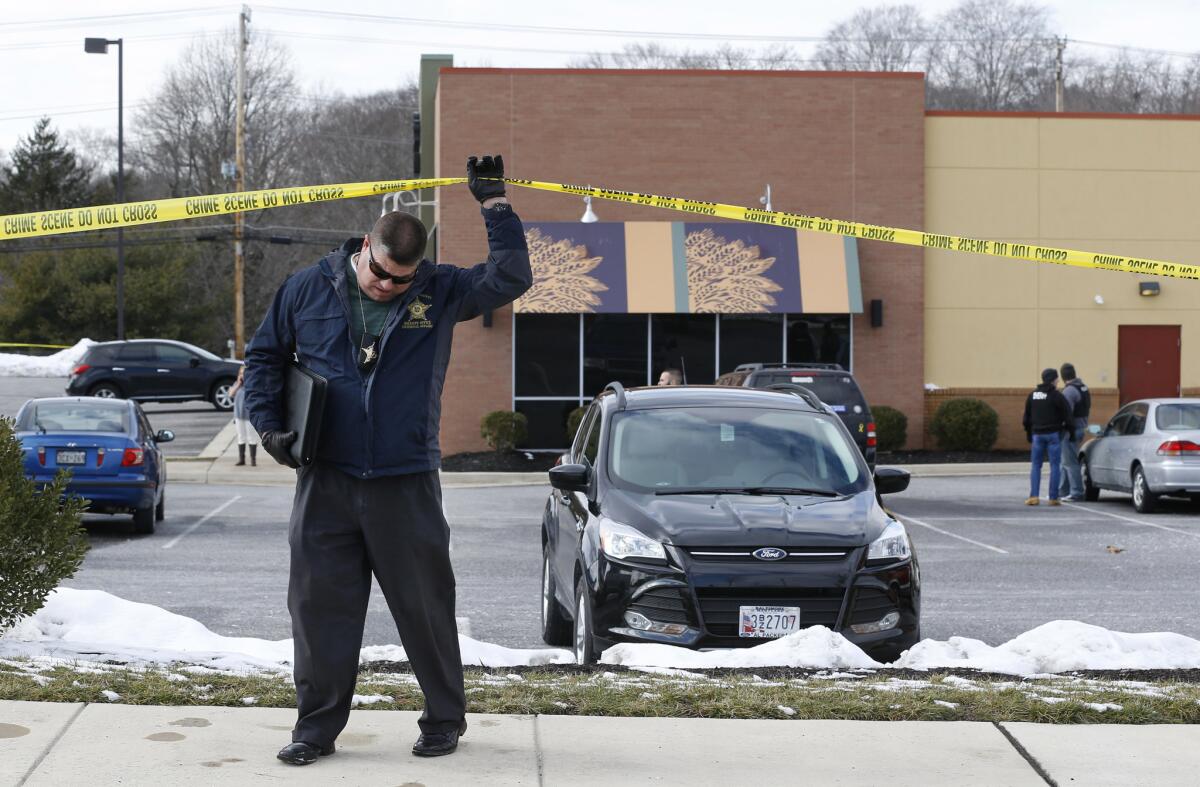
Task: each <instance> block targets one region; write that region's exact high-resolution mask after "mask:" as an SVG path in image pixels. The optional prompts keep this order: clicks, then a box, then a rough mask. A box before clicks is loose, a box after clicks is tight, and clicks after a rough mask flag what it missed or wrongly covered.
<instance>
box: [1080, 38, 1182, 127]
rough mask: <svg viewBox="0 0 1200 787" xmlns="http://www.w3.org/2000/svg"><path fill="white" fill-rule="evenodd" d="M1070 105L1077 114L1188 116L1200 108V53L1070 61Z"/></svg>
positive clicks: (1121, 55) (1123, 55)
mask: <svg viewBox="0 0 1200 787" xmlns="http://www.w3.org/2000/svg"><path fill="white" fill-rule="evenodd" d="M1067 73H1068V80H1067V98H1066V103H1067V108H1068V109H1071V110H1073V111H1077V112H1127V113H1131V114H1141V113H1151V114H1188V113H1195V112H1198V111H1200V57H1193V58H1190V59H1186V60H1183V61H1182V62H1180V61H1178V60H1172V59H1171V58H1170V57H1169V56H1166V55H1161V54H1156V53H1137V52H1132V51H1129V50H1124V49H1123V50H1120V51H1119V52H1117V53H1116V55H1114V56H1113V57H1111V58H1109V59H1105V60H1099V59H1094V58H1078V59H1074V60H1072V61H1070V62H1069V64H1068V70H1067Z"/></svg>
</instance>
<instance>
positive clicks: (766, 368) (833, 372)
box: [717, 363, 876, 469]
mask: <svg viewBox="0 0 1200 787" xmlns="http://www.w3.org/2000/svg"><path fill="white" fill-rule="evenodd" d="M717 385H740V386H744V387H746V388H781V389H783V390H787V389H788V388H790V387H792V386H796V385H798V386H801V387H803V388H807V389H808V390H810V391H812V392H813V393H815V394H816V395H817V398H819V399H820V400H821V401H822V402H824V403H825V404H827V405H829V408H830V409H831V410H833V411H834V412H835V413H837V415H838V417H839V418H841V419H842V423H844V424H845V425H846V428H847V429H849V430H850V436H851V437H853V438H854V442H855V443H856V444H857V445H858V449H859V450H860V451H862V454H863V457H864V458H865V459H866V460H867V465H868V466H870V467H871V469H874V468H875V443H876V438H875V419H873V418H872V417H871V408H870V407H868V406H867V400H866V397H864V396H863V392H862V389H861V388H859V387H858V382H857V381H856V380H855V379H854V375H852V374H850V372H848V371H846V370H845V369H843V368H842V367H841V366H840V365H839V364H836V363H808V364H784V363H744V364H741V365H740V366H738V367H737V368H736V369H734V370H733V371H732V372H728V373H726V374H723V375H721V376H720V377H718V378H717Z"/></svg>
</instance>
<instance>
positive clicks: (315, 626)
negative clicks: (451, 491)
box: [245, 156, 532, 765]
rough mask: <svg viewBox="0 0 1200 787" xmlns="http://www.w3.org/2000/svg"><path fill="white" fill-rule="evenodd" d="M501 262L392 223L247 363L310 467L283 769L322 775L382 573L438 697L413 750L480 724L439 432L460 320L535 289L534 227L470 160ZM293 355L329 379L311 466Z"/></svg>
mask: <svg viewBox="0 0 1200 787" xmlns="http://www.w3.org/2000/svg"><path fill="white" fill-rule="evenodd" d="M467 176H468V187H469V188H470V191H471V194H472V195H473V196H474V197H475V198H476V199H477V200H479V202H480V206H481V212H482V214H483V219H484V225H485V227H486V228H487V234H488V249H489V253H488V259H487V261H486V262H483V263H480V264H479V265H476V266H474V267H472V268H460V267H458V266H455V265H435V264H434V263H432V262H430V261H428V260H425V259H424V253H425V243H426V233H425V228H424V227H423V226H422V224H421V223H420V221H418V220H417V219H416V218H414V217H413V216H411V215H409V214H407V213H399V212H394V213H388V214H385V215H384V216H382V217H381V218H380V219H379V220H378V221H377V222H376V223H375V226H374V227H373V228H372V230H371V232H370V233H368V234H367V235H366V236H365V237H363V238H361V239H360V238H355V239H351V240H348V241H346V242H345V243H344V244H342V246H341V247H340V248H339V249H336V250H335V251H333V252H331V253H330V254H328V255H327V256H326V257H325V258H324V259H322V260H321V261H320V262H318V263H317V264H316V265H314V266H313V267H311V268H307V269H305V270H303V271H300V272H299V273H297V274H295V275H294V276H291V277H290V278H289V279H288V280H287V281H285V282H284V283H283V285H282V286H281V287H280V288H279V291H278V292H277V293H276V294H275V300H274V302H273V303H272V304H271V308H270V309H269V311H268V312H267V315H266V317H265V318H264V319H263V322H262V325H260V326H259V328H258V331H257V333H256V334H255V335H254V339H253V340H252V342H251V343H250V346H249V348H248V349H247V352H246V380H245V388H246V407H247V410H248V412H249V415H250V420H251V422H252V423H253V424H254V428H255V429H256V430H257V431H258V433H259V434H260V435H261V436H262V443H263V447H264V448H265V449H266V451H267V452H268V453H269V454H271V456H272V457H274V458H275V459H276V461H278V462H280V463H282V464H286V465H288V466H290V467H296V468H297V481H296V497H295V501H294V504H293V509H292V517H291V526H290V531H289V537H288V542H289V545H290V547H291V577H290V581H289V586H288V609H289V611H290V612H291V616H292V631H293V635H294V637H295V648H296V661H295V668H294V673H295V682H296V694H297V705H298V711H299V719H298V721H297V723H296V727H295V729H294V730H293V731H292V743H291V744H290V745H288V746H285V747H284V748H283V749H282V750H281V751H280V752H279V758H280V759H281V760H284V761H285V762H289V763H292V764H295V765H307V764H309V763H311V762H314V761H315V760H316V759H317V758H318V757H319V756H322V755H327V754H332V753H333V752H334V740H335V739H336V738H337V736H338V734H339V733H340V732H341V731H342V729H343V728H344V727H345V725H346V721H347V719H348V717H349V713H350V704H351V699H352V698H353V695H354V686H355V680H356V677H357V671H358V657H359V649H360V647H361V644H362V635H363V624H364V621H365V618H366V611H367V601H368V598H369V594H370V589H371V575H372V573H373V574H374V575H375V578H376V580H377V581H378V582H379V586H380V588H381V589H382V591H383V594H384V596H385V598H386V599H387V603H388V607H389V609H390V610H391V612H392V616H393V618H394V619H395V621H396V628H397V629H398V631H399V634H400V639H401V642H402V643H403V645H404V649H405V653H406V654H407V656H408V659H409V662H410V663H411V664H412V668H413V672H414V673H415V674H416V677H417V680H418V682H419V683H420V685H421V689H422V691H423V692H424V694H425V712H424V713H423V714H422V716H421V719H420V722H419V723H420V728H421V735H420V737H419V738H418V739H417V743H416V744H415V745H414V746H413V753H414V754H417V755H421V756H436V755H441V754H449V753H451V752H453V751H454V750H455V748H456V747H457V745H458V737H459V736H460V735H461V734H462V733H464V732H465V731H466V726H467V725H466V720H465V717H464V715H465V710H466V700H465V695H464V693H463V673H462V659H461V656H460V654H459V649H458V634H457V629H456V625H455V619H454V587H455V586H454V573H453V571H452V569H451V566H450V552H449V527H448V525H447V523H446V520H445V517H444V516H443V514H442V505H441V486H440V484H439V481H438V476H437V470H438V467H439V466H440V464H441V450H440V448H439V445H438V428H439V422H440V417H441V394H442V384H443V382H444V380H445V377H446V367H447V365H448V363H449V360H450V346H451V340H452V335H453V331H454V325H455V323H457V322H460V321H462V320H469V319H472V318H473V317H476V316H478V315H480V314H482V313H483V312H485V311H489V310H492V309H497V308H499V307H501V306H503V305H505V304H507V303H511V302H512V301H514V300H515V299H516V298H518V297H519V296H520V295H521V294H522V293H524V292H525V291H526V290H527V289H529V287H530V286H531V284H532V273H531V271H530V266H529V252H528V250H527V248H526V245H525V233H524V229H523V227H522V226H521V220H520V219H519V218H517V216H516V214H515V213H513V211H512V208H511V207H510V206H509V204H508V200H507V198H506V196H505V189H504V181H503V180H502V178H503V177H504V163H503V160H502V159H501V157H500V156H496V157H495V159H493V158H492V157H491V156H485V157H484V158H483V159H482V160H481V161H477V160H476V159H475V157H473V156H472V157H471V158H470V159H469V160H468V162H467ZM293 353H294V354H295V356H296V358H297V359H298V360H299V362H300V363H301V364H303V365H304V366H307V367H308V368H310V369H312V370H313V371H314V372H316V373H317V374H320V375H322V376H323V377H325V378H326V379H327V380H328V388H327V391H326V401H325V409H324V416H323V420H322V426H321V436H320V442H319V444H318V447H317V450H316V456H315V460H314V461H313V463H312V464H311V465H308V466H304V467H299V466H298V465H297V464H296V462H295V461H294V460H293V459H292V458H291V456H290V454H289V451H288V448H289V446H290V445H291V444H292V443H293V442H294V441H295V439H296V434H295V432H288V431H284V429H285V421H284V403H283V381H284V370H285V367H286V364H287V363H289V362H290V361H291V360H292V357H293Z"/></svg>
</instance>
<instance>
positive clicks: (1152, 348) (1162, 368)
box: [1117, 325, 1180, 404]
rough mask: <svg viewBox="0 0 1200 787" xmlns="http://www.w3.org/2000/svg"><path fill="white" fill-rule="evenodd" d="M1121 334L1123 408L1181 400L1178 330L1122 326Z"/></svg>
mask: <svg viewBox="0 0 1200 787" xmlns="http://www.w3.org/2000/svg"><path fill="white" fill-rule="evenodd" d="M1118 330H1119V334H1118V339H1117V356H1118V360H1117V387H1118V388H1120V389H1121V404H1125V403H1126V402H1132V401H1134V400H1135V399H1151V398H1158V397H1167V396H1179V350H1180V347H1179V326H1178V325H1121V326H1118Z"/></svg>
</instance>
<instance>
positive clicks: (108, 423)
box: [16, 396, 175, 534]
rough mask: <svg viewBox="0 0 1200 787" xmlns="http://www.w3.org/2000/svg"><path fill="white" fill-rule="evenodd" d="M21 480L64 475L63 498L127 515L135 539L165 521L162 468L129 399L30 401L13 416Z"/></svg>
mask: <svg viewBox="0 0 1200 787" xmlns="http://www.w3.org/2000/svg"><path fill="white" fill-rule="evenodd" d="M16 436H17V439H18V440H20V442H21V446H22V447H23V448H24V449H25V475H26V476H27V477H29V478H30V479H32V480H33V481H35V482H36V483H39V484H47V483H50V482H51V481H53V480H54V476H55V474H56V473H57V472H58V471H59V470H69V471H70V472H71V478H70V481H69V482H68V483H67V494H70V495H78V496H80V497H82V498H85V499H86V500H88V501H89V504H88V508H87V510H88V513H99V514H130V513H132V514H133V529H134V532H137V533H146V534H148V533H153V532H154V523H155V522H156V521H162V519H163V517H164V515H165V504H166V485H167V466H166V462H164V461H163V455H162V450H161V449H160V448H159V447H158V445H159V443H167V442H170V441H171V440H174V439H175V435H174V433H172V432H171V431H170V430H167V429H164V430H162V431H160V432H158V433H155V432H154V431H153V430H152V429H151V428H150V422H149V421H148V420H147V419H146V414H145V413H144V412H143V411H142V408H141V406H140V405H138V403H137V402H133V401H120V400H114V399H100V398H96V397H90V396H79V397H58V398H53V399H30V400H29V401H28V402H26V403H25V404H24V405H22V407H21V410H20V412H18V413H17V420H16Z"/></svg>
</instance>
